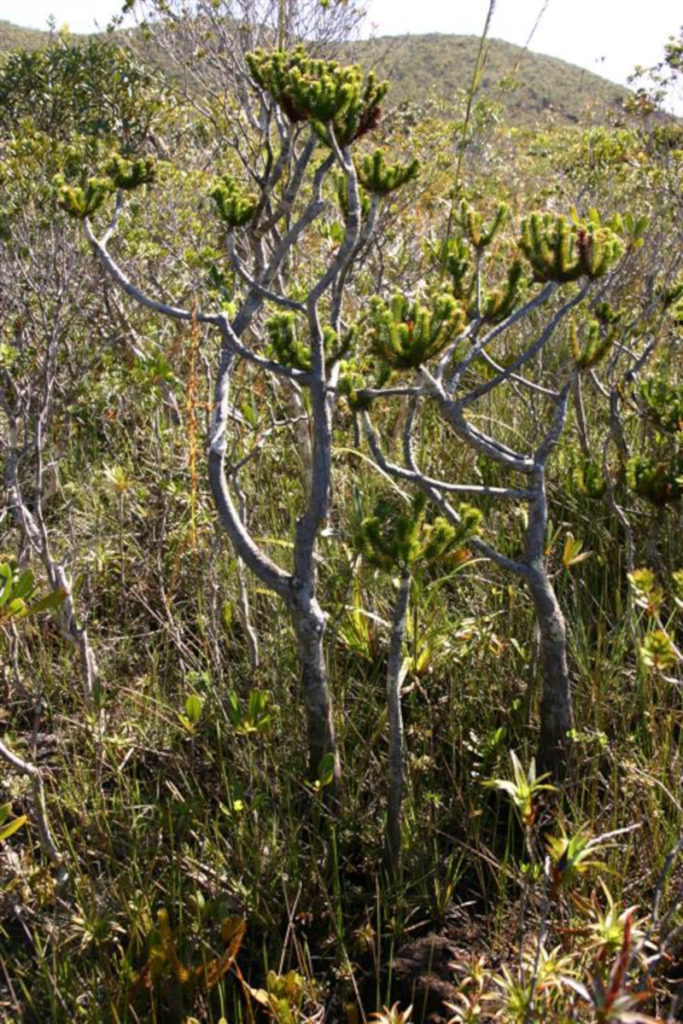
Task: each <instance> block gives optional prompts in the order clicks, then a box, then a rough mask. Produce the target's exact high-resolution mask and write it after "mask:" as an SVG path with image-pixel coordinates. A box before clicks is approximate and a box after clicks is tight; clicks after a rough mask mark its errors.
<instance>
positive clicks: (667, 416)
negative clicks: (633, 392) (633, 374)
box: [640, 377, 683, 434]
mask: <svg viewBox="0 0 683 1024" xmlns="http://www.w3.org/2000/svg"><path fill="white" fill-rule="evenodd" d="M640 397H641V399H642V401H643V403H644V406H645V409H646V412H647V415H648V417H649V418H650V419H651V420H652V421H653V422H654V423H655V424H656V425H657V427H658V428H659V429H660V430H664V431H666V432H667V433H670V434H675V433H680V432H681V431H683V384H677V383H671V382H669V381H668V380H663V379H662V378H661V377H648V378H646V379H645V380H644V381H642V383H641V385H640Z"/></svg>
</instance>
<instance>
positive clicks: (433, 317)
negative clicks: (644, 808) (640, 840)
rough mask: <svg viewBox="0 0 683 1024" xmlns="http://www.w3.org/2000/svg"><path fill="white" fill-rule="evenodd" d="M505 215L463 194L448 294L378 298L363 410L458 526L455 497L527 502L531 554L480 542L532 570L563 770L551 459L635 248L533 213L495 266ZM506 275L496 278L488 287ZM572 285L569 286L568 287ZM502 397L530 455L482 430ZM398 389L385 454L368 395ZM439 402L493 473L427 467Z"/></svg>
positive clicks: (541, 753) (399, 472)
mask: <svg viewBox="0 0 683 1024" xmlns="http://www.w3.org/2000/svg"><path fill="white" fill-rule="evenodd" d="M506 216H507V213H506V210H505V208H504V207H499V208H498V210H497V211H496V212H495V214H494V216H493V217H492V219H491V221H490V222H489V223H488V224H486V223H485V222H484V220H483V219H482V217H481V215H480V214H479V213H478V212H477V211H476V210H474V209H472V208H471V207H470V206H469V205H467V204H466V203H463V204H462V206H461V207H460V210H459V212H458V215H457V217H455V218H454V222H455V224H456V226H457V228H458V230H456V231H454V232H453V233H452V234H451V235H449V236H447V238H446V240H445V241H444V242H442V243H440V244H439V245H437V246H436V249H435V256H436V260H437V264H440V265H441V266H442V267H443V269H444V270H445V272H446V276H445V277H444V284H443V285H442V291H441V293H440V294H436V295H433V296H431V297H430V296H426V297H425V299H424V300H421V301H413V302H409V301H408V300H407V299H406V298H405V297H403V296H401V295H396V296H394V297H393V298H391V299H389V300H384V299H377V300H376V301H375V303H374V304H373V308H372V311H371V315H370V348H371V351H372V352H373V353H374V354H375V356H376V358H377V360H378V366H377V370H376V372H377V375H378V378H379V382H380V383H381V384H382V385H383V386H381V387H379V388H365V389H363V388H361V389H359V391H358V394H357V398H356V402H357V404H358V403H360V404H365V406H366V408H365V409H364V410H363V412H362V416H363V418H364V423H365V432H366V435H367V437H368V440H369V443H370V446H371V449H372V452H373V454H374V456H375V458H376V460H377V462H378V465H379V466H380V467H381V468H382V469H383V470H384V471H385V472H388V473H390V474H392V475H393V476H395V477H396V478H397V479H401V480H405V481H410V482H411V483H413V484H414V485H415V486H416V487H419V488H420V489H421V490H422V491H423V492H424V493H425V494H426V495H427V496H428V497H429V498H430V499H431V500H432V501H433V502H434V503H435V504H436V505H437V507H438V508H439V509H440V510H441V511H442V513H443V514H444V515H445V517H446V518H447V519H448V521H449V522H451V523H452V524H455V525H457V524H458V523H459V521H460V516H459V513H458V511H457V509H455V508H454V507H453V505H452V504H451V501H450V499H451V496H452V495H456V494H463V495H468V496H479V498H480V499H483V500H487V501H489V500H495V501H514V502H522V503H523V504H524V505H525V506H526V512H525V517H524V523H525V525H524V537H523V544H522V549H521V551H518V552H515V551H512V552H509V551H506V550H501V549H500V548H496V547H494V546H493V545H491V544H490V543H488V542H487V541H485V540H484V539H480V538H476V537H475V538H473V539H472V541H471V547H472V549H473V550H474V551H476V552H478V553H480V554H482V555H484V556H486V557H487V558H490V559H491V560H492V561H493V562H494V563H495V564H497V565H498V566H500V567H501V568H503V569H506V570H508V571H511V572H513V573H515V574H516V575H518V576H520V577H521V578H522V579H523V580H524V582H525V583H526V584H527V586H528V588H529V592H530V594H531V597H532V601H533V605H534V609H535V613H536V622H537V626H538V634H539V646H540V651H539V654H540V659H539V660H540V667H541V676H542V683H543V686H542V695H541V704H540V735H539V741H538V759H539V762H540V766H541V768H542V770H544V771H550V772H552V773H553V775H554V776H555V777H557V778H564V777H565V776H566V774H567V768H568V758H569V746H570V735H571V730H572V728H573V710H572V699H571V679H570V672H569V665H568V660H567V627H566V622H565V618H564V615H563V613H562V609H561V607H560V604H559V601H558V598H557V595H556V593H555V589H554V587H553V583H552V577H551V573H550V570H549V567H548V562H547V556H546V543H547V528H548V495H547V468H548V463H549V460H550V458H551V456H552V454H553V452H554V451H555V449H556V447H557V445H558V443H559V441H560V437H561V435H562V432H563V430H564V427H565V424H566V421H567V416H568V412H569V401H570V396H571V394H572V389H573V387H575V386H576V382H577V380H578V378H579V376H580V375H581V374H582V373H585V372H586V371H587V370H589V369H590V368H591V367H592V366H593V365H595V364H596V363H597V362H598V361H599V360H600V358H602V357H603V356H604V355H605V353H606V352H607V350H608V349H609V347H610V345H611V344H612V342H613V340H614V324H613V322H612V315H611V312H610V310H609V307H607V306H605V305H604V304H600V303H599V302H598V299H599V297H600V293H601V291H604V288H605V279H607V278H608V275H609V272H610V271H611V269H612V267H613V266H614V265H615V263H617V261H618V260H619V258H620V257H621V255H622V253H623V250H624V244H623V242H622V240H621V238H620V236H619V235H618V233H617V232H616V231H615V230H614V226H610V225H609V224H603V223H602V222H601V220H600V218H599V216H598V215H597V214H596V213H592V214H591V216H590V218H589V219H588V220H587V221H581V220H579V219H578V218H577V217H574V219H573V220H568V219H565V218H564V217H562V216H556V215H551V214H532V215H531V216H530V217H527V218H525V219H524V220H523V222H522V225H521V231H520V234H519V237H518V240H517V249H518V252H519V255H516V254H514V253H513V256H512V258H509V259H508V260H506V261H505V260H504V261H503V263H502V265H500V266H499V267H498V268H496V259H495V257H494V255H492V250H491V246H492V244H493V242H494V240H495V239H496V236H497V235H499V233H500V232H501V229H502V227H503V224H504V221H505V219H506ZM520 256H523V257H524V261H525V263H526V264H527V266H528V269H527V270H526V271H524V270H523V267H522V263H521V262H520V259H519V257H520ZM437 269H438V268H437ZM495 277H497V278H498V282H499V283H498V285H497V286H494V285H493V283H490V282H491V278H494V279H495ZM562 290H564V291H565V293H566V292H567V291H569V295H566V294H565V295H564V296H563V295H562ZM596 292H597V294H596ZM591 293H593V306H592V309H591V310H590V315H589V316H588V317H585V316H584V318H583V320H584V322H583V324H582V326H581V328H580V329H579V330H580V333H579V334H577V333H572V334H571V338H570V339H569V341H570V343H569V344H567V342H566V341H564V342H563V341H562V340H561V325H562V324H563V321H568V320H569V318H570V315H572V314H574V313H575V312H576V311H577V310H578V309H579V308H580V307H581V305H582V304H583V303H585V302H586V301H587V300H588V298H589V296H591ZM558 300H559V301H558ZM453 303H456V304H457V307H458V309H459V311H460V319H459V321H458V320H457V319H454V320H452V321H451V324H450V325H449V329H448V330H446V331H444V330H443V324H444V310H445V309H448V308H452V304H453ZM450 315H451V317H453V315H454V314H453V313H451V314H450ZM576 330H577V328H576V327H575V328H574V332H576ZM406 371H411V376H412V377H413V378H416V380H415V381H414V382H413V381H411V380H410V379H409V380H408V381H407V382H406V383H405V384H401V383H397V384H396V385H395V386H391V381H389V383H388V384H386V383H385V382H386V381H387V379H388V378H389V377H390V376H394V375H396V374H397V373H398V372H403V373H405V372H406ZM501 393H502V394H505V395H506V397H507V402H508V407H509V403H511V402H513V401H514V402H515V403H519V404H520V405H521V407H522V408H524V407H526V411H527V414H528V415H529V419H530V422H531V432H530V436H529V438H528V439H524V440H525V442H526V445H527V446H528V447H527V448H526V450H525V449H524V448H522V447H521V445H520V444H519V439H518V438H514V437H513V436H512V431H511V429H509V428H507V429H506V427H505V425H503V424H496V425H495V427H494V425H493V424H491V425H490V426H489V428H488V429H486V428H484V427H483V426H480V422H481V421H483V422H484V423H485V422H486V420H487V416H486V413H485V412H483V413H480V414H478V413H477V410H478V409H481V408H482V405H481V403H482V401H483V400H485V399H488V398H489V397H490V396H492V395H493V394H501ZM392 394H393V395H394V396H400V395H403V396H407V398H408V401H409V408H408V412H407V415H406V417H405V424H404V430H403V442H402V460H401V462H400V463H399V462H396V461H393V460H392V458H391V456H390V455H389V454H387V453H386V452H385V450H384V446H383V445H382V442H381V440H380V437H379V435H378V432H377V430H376V429H375V427H374V425H373V422H372V419H371V416H370V411H369V408H368V406H369V403H370V402H374V401H376V400H377V399H378V398H379V397H381V396H382V395H384V396H391V395H392ZM431 406H433V407H435V408H436V409H437V411H438V413H439V415H440V417H441V418H442V419H443V421H444V423H445V425H446V426H447V427H448V428H449V430H450V432H451V433H452V434H453V435H455V437H456V438H457V440H458V442H461V443H464V445H465V446H466V447H467V448H469V449H470V450H471V451H472V452H473V453H475V454H476V456H477V462H478V465H479V468H480V474H481V475H482V476H484V478H485V479H486V478H488V480H487V482H484V483H468V482H462V481H453V480H449V479H447V478H445V476H444V475H443V471H442V469H441V466H442V465H443V456H442V454H441V453H440V452H438V453H437V454H436V456H434V455H432V457H431V458H427V459H426V460H425V461H426V462H427V464H426V465H424V464H422V459H420V458H418V455H417V454H416V451H417V447H418V445H417V438H418V436H419V433H420V421H421V417H422V416H424V415H425V410H426V409H427V408H429V407H431ZM444 444H446V442H444ZM425 454H426V453H425ZM506 477H507V479H508V480H509V481H510V482H509V483H504V484H503V486H500V485H499V484H498V480H499V479H501V478H502V479H503V481H504V480H505V478H506Z"/></svg>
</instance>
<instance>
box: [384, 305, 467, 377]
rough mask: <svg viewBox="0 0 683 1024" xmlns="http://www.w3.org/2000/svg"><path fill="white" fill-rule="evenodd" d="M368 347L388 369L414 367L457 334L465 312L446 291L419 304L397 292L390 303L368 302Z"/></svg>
mask: <svg viewBox="0 0 683 1024" xmlns="http://www.w3.org/2000/svg"><path fill="white" fill-rule="evenodd" d="M369 321H370V349H371V351H372V352H373V353H374V354H375V355H377V356H379V357H380V359H381V360H382V361H383V362H384V364H385V365H386V366H387V367H389V368H390V369H395V370H407V369H416V368H417V367H418V366H421V365H422V363H424V362H426V361H427V360H428V359H430V358H431V357H432V356H435V355H437V354H438V353H439V352H440V351H441V349H442V348H444V346H445V345H447V344H448V342H449V341H450V340H451V339H452V338H453V337H454V335H456V334H458V333H459V332H460V331H461V330H462V328H463V327H464V324H465V311H464V309H463V306H462V304H461V303H460V302H458V301H457V299H455V298H454V297H453V296H452V295H451V294H449V293H448V292H443V293H442V294H440V295H435V296H434V297H433V298H431V299H429V300H427V304H422V303H420V302H419V301H417V300H413V301H411V300H410V299H408V298H407V297H406V296H405V295H402V294H401V293H400V292H397V293H396V294H395V295H394V296H393V298H392V299H391V300H390V301H389V302H385V300H384V299H381V298H379V297H378V296H375V297H374V298H373V299H372V301H371V303H370V314H369Z"/></svg>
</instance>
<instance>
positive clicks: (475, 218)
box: [456, 199, 510, 253]
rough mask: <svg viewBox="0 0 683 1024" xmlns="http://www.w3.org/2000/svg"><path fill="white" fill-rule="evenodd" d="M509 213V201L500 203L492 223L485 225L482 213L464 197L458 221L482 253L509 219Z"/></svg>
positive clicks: (473, 244)
mask: <svg viewBox="0 0 683 1024" xmlns="http://www.w3.org/2000/svg"><path fill="white" fill-rule="evenodd" d="M509 213H510V209H509V207H508V205H507V203H500V205H499V206H498V207H497V209H496V212H495V214H494V215H493V220H492V221H491V223H490V225H489V226H488V227H485V226H484V220H483V217H482V215H481V213H480V212H479V211H478V210H475V209H474V207H473V206H470V204H469V203H468V202H467V201H466V200H465V199H463V200H462V202H461V203H460V209H459V211H458V215H457V217H456V221H457V223H458V224H459V225H460V227H461V228H462V230H463V232H464V234H465V237H466V238H467V240H468V241H469V242H470V244H471V245H472V246H474V248H475V249H476V250H477V252H480V253H481V252H483V251H484V249H487V248H488V247H489V245H491V242H492V241H493V239H494V238H495V237H496V235H497V234H498V232H499V231H500V229H501V228H502V227H503V225H504V224H505V222H506V220H507V219H508V216H509Z"/></svg>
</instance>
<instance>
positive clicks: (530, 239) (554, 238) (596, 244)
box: [519, 211, 624, 284]
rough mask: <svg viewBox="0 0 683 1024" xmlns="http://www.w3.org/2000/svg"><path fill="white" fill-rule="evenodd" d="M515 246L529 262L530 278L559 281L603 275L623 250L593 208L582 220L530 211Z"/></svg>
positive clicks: (611, 231)
mask: <svg viewBox="0 0 683 1024" xmlns="http://www.w3.org/2000/svg"><path fill="white" fill-rule="evenodd" d="M519 247H520V249H521V250H522V252H523V253H524V255H525V257H526V258H527V260H528V261H529V263H530V264H531V267H532V270H533V274H534V280H536V281H539V282H546V281H557V282H558V283H560V284H565V283H567V282H569V281H578V280H579V279H580V278H581V277H588V278H589V279H590V280H592V281H594V280H597V278H600V277H603V276H604V275H605V274H606V273H607V271H608V270H610V268H611V267H612V266H613V265H614V263H616V261H617V260H618V259H619V257H620V256H621V255H622V253H623V251H624V244H623V242H622V240H621V239H620V238H619V236H618V235H617V234H616V233H615V232H614V231H613V230H612V229H611V228H610V227H608V226H607V225H604V224H602V223H601V221H600V217H599V215H598V214H597V213H596V212H595V211H591V217H590V219H589V220H588V222H585V223H581V222H578V221H569V220H567V218H566V217H563V216H561V215H560V216H556V215H555V214H552V213H532V214H531V216H530V217H527V218H525V219H524V220H523V221H522V229H521V235H520V238H519Z"/></svg>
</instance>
